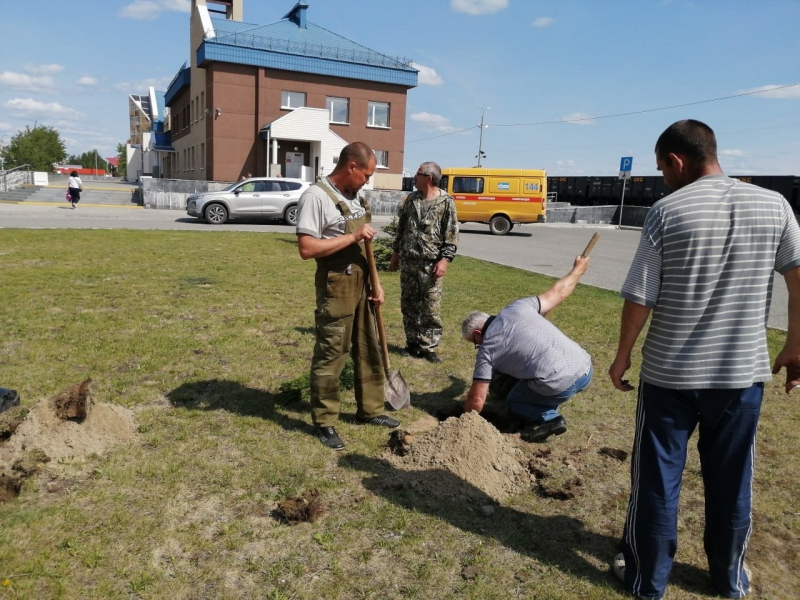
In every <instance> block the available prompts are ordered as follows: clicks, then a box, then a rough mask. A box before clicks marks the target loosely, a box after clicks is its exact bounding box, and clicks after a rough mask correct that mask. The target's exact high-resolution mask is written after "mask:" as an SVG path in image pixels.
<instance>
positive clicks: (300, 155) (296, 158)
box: [286, 152, 306, 179]
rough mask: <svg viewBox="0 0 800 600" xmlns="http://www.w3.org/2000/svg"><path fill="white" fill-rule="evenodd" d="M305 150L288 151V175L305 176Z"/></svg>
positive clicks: (298, 177)
mask: <svg viewBox="0 0 800 600" xmlns="http://www.w3.org/2000/svg"><path fill="white" fill-rule="evenodd" d="M305 160H306V155H305V152H287V153H286V177H294V178H297V179H300V178H302V177H303V164H304V163H305Z"/></svg>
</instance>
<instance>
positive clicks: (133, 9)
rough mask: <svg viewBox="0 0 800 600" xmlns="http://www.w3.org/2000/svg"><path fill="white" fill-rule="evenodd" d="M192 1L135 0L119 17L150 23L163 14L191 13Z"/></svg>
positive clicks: (123, 9)
mask: <svg viewBox="0 0 800 600" xmlns="http://www.w3.org/2000/svg"><path fill="white" fill-rule="evenodd" d="M191 8H192V4H191V2H190V0H133V2H131V3H130V4H128V5H127V6H123V7H122V10H120V11H119V16H120V17H124V18H126V19H137V20H140V21H149V20H152V19H157V18H158V16H159V15H160V14H161V13H162V12H185V13H188V12H190V11H191Z"/></svg>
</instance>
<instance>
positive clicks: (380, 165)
mask: <svg viewBox="0 0 800 600" xmlns="http://www.w3.org/2000/svg"><path fill="white" fill-rule="evenodd" d="M372 152H373V153H374V154H375V168H376V169H388V168H389V151H388V150H373V151H372Z"/></svg>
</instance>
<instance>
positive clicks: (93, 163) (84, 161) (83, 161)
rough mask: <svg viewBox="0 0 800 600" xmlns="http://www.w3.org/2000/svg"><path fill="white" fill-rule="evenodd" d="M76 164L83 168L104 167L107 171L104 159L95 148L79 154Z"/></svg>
mask: <svg viewBox="0 0 800 600" xmlns="http://www.w3.org/2000/svg"><path fill="white" fill-rule="evenodd" d="M78 164H79V165H80V166H82V167H83V168H84V169H104V170H106V171H108V165H106V159H105V158H103V157H102V156H100V153H99V152H98V151H97V150H90V151H89V152H84V153H83V154H81V156H80V158H79V159H78Z"/></svg>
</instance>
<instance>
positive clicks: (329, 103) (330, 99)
mask: <svg viewBox="0 0 800 600" xmlns="http://www.w3.org/2000/svg"><path fill="white" fill-rule="evenodd" d="M335 103H344V106H345V113H346V116H345V120H344V121H334V120H333V105H334V104H335ZM325 108H327V109H328V122H329V123H336V124H337V125H349V124H350V98H341V97H338V96H326V97H325Z"/></svg>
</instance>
